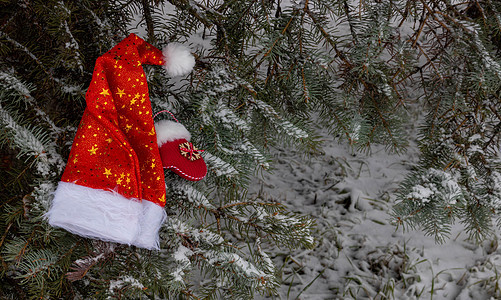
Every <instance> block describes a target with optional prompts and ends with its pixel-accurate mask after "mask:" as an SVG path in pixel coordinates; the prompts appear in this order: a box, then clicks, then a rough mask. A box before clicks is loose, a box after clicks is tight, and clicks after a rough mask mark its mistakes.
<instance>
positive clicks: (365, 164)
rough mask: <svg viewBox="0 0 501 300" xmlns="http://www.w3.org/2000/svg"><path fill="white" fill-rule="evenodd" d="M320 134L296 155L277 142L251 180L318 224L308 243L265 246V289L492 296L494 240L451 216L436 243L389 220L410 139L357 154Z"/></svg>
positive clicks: (342, 295) (287, 295)
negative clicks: (395, 151) (472, 237)
mask: <svg viewBox="0 0 501 300" xmlns="http://www.w3.org/2000/svg"><path fill="white" fill-rule="evenodd" d="M411 131H412V130H411ZM319 133H320V134H321V135H322V136H323V139H324V144H323V153H319V154H312V155H311V156H310V157H308V158H304V157H301V155H299V154H298V153H296V152H294V151H291V150H290V149H287V150H285V149H276V150H275V151H274V153H275V158H274V160H275V165H274V166H275V168H276V169H275V170H273V172H272V173H265V174H264V175H263V176H262V177H261V178H259V179H258V180H256V182H255V183H254V184H253V186H252V188H251V190H252V191H253V192H254V193H257V192H258V191H259V190H262V191H261V193H263V192H264V193H265V194H266V195H268V196H269V197H274V198H276V199H278V200H279V201H280V202H281V203H283V204H286V205H287V206H288V207H289V209H290V210H293V211H295V212H299V213H301V214H308V215H310V216H311V217H312V218H314V219H315V220H316V223H317V230H316V232H315V238H316V241H317V243H316V247H315V248H314V249H312V250H304V249H302V250H301V249H299V250H296V251H294V252H293V253H292V254H290V255H289V251H288V249H278V248H275V249H267V251H269V252H270V254H271V255H272V257H273V258H274V261H275V263H276V264H277V265H278V266H279V268H280V274H281V277H282V279H283V285H282V286H281V288H280V290H279V295H278V296H269V298H274V299H501V291H500V290H499V286H498V285H499V283H500V282H499V278H500V275H499V272H498V269H497V268H500V269H499V270H500V271H501V250H498V249H497V240H493V241H488V242H485V243H484V244H483V245H475V244H474V243H472V242H470V241H468V240H467V239H466V238H467V236H466V234H465V232H464V231H463V228H462V227H461V225H456V226H454V228H453V231H452V234H451V239H450V240H448V241H446V242H445V243H444V244H437V243H436V242H435V240H434V238H433V237H427V236H424V234H423V233H422V232H420V231H406V232H403V231H402V229H401V228H400V229H398V230H397V229H396V227H395V226H394V225H393V224H392V220H391V216H390V215H389V214H390V213H391V208H392V205H393V204H394V203H395V196H394V191H395V189H396V188H397V187H398V183H399V182H400V181H401V180H402V179H403V178H404V177H405V176H406V174H407V172H408V171H409V170H410V167H411V166H412V164H413V163H415V162H416V161H417V147H416V145H415V143H413V142H411V146H410V147H409V151H408V152H407V153H406V154H403V155H400V156H398V155H392V154H388V153H387V152H385V150H384V148H383V147H379V146H373V147H372V153H370V154H363V153H357V152H355V151H353V150H352V149H351V148H350V147H349V146H348V145H346V144H340V143H338V142H337V141H336V140H335V139H334V137H332V136H329V134H328V133H326V132H325V131H323V130H321V129H319ZM411 136H415V134H413V133H412V132H411Z"/></svg>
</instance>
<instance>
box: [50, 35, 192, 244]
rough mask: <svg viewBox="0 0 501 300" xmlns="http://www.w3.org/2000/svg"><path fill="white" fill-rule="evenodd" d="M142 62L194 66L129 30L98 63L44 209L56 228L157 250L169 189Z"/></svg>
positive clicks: (178, 71)
mask: <svg viewBox="0 0 501 300" xmlns="http://www.w3.org/2000/svg"><path fill="white" fill-rule="evenodd" d="M143 64H151V65H163V66H164V67H165V68H166V69H167V71H168V73H169V74H170V75H172V76H175V75H182V74H186V73H188V72H190V71H191V69H192V68H193V66H194V64H195V60H194V58H193V56H192V55H191V53H190V52H189V50H188V49H186V48H184V47H183V46H181V45H178V44H174V45H169V46H167V48H166V49H165V50H164V51H163V53H162V51H160V50H158V49H157V48H155V47H153V46H152V45H150V44H149V43H147V42H145V41H143V40H142V39H141V38H139V37H138V36H136V35H135V34H131V35H129V36H128V37H127V38H125V39H124V40H123V41H122V42H120V43H119V44H118V45H116V46H115V47H114V48H113V49H111V50H110V51H108V52H106V53H105V54H104V55H102V56H101V57H99V58H98V59H97V61H96V66H95V69H94V73H93V76H92V81H91V83H90V86H89V89H88V90H87V94H86V102H87V107H86V109H85V111H84V114H83V117H82V120H81V122H80V126H79V127H78V131H77V134H76V137H75V140H74V142H73V145H72V148H71V152H70V156H69V159H68V164H67V165H66V169H65V171H64V174H63V176H62V179H61V182H60V183H59V185H58V187H57V189H56V191H55V193H54V199H53V202H52V206H51V208H50V210H49V211H48V213H47V217H48V221H49V223H50V224H51V225H52V226H55V227H61V228H64V229H66V230H68V231H70V232H72V233H75V234H78V235H81V236H84V237H90V238H97V239H101V240H105V241H112V242H118V243H123V244H128V245H136V246H138V247H142V248H147V249H158V230H159V229H160V227H161V225H162V223H163V221H164V219H165V217H166V214H165V210H164V206H165V200H166V191H165V179H164V173H163V168H162V161H161V156H160V152H159V150H158V146H157V136H156V131H155V127H154V123H153V118H152V110H151V103H150V99H149V94H148V85H147V81H146V75H145V73H144V71H143V68H142V65H143Z"/></svg>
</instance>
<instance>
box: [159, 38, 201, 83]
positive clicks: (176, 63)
mask: <svg viewBox="0 0 501 300" xmlns="http://www.w3.org/2000/svg"><path fill="white" fill-rule="evenodd" d="M162 52H163V55H164V60H165V63H164V68H165V69H166V70H167V73H169V75H170V76H171V77H175V76H182V75H186V74H188V73H190V72H191V70H193V67H194V66H195V57H193V55H192V54H191V52H190V49H188V48H187V47H185V46H183V45H181V44H178V43H170V44H168V45H167V47H165V48H164V49H163V51H162Z"/></svg>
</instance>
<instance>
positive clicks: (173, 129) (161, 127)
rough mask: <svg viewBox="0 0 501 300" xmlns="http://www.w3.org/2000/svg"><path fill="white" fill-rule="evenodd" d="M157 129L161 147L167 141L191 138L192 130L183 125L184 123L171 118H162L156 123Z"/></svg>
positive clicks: (158, 141)
mask: <svg viewBox="0 0 501 300" xmlns="http://www.w3.org/2000/svg"><path fill="white" fill-rule="evenodd" d="M155 130H156V132H157V143H158V147H159V148H160V147H161V146H162V145H163V144H165V143H167V142H172V141H175V140H179V139H186V140H187V141H189V140H190V139H191V134H190V132H189V131H188V130H187V129H186V127H184V126H183V124H181V123H178V122H174V121H171V120H162V121H158V122H156V123H155Z"/></svg>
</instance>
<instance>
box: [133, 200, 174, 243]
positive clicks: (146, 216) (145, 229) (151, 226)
mask: <svg viewBox="0 0 501 300" xmlns="http://www.w3.org/2000/svg"><path fill="white" fill-rule="evenodd" d="M141 206H142V207H143V215H142V218H141V219H140V220H139V226H140V227H141V230H140V231H139V234H138V236H137V238H136V239H135V240H134V242H133V243H132V244H133V245H135V246H138V247H140V248H146V249H150V250H151V249H159V248H160V247H159V244H160V243H159V242H160V241H159V238H158V231H159V230H160V227H162V224H163V222H164V221H165V219H166V218H167V213H166V212H165V209H164V208H163V207H161V206H159V205H156V204H155V203H153V202H151V201H148V200H143V201H141Z"/></svg>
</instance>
